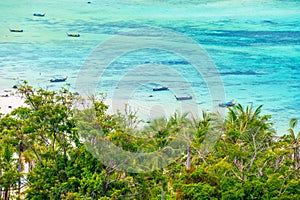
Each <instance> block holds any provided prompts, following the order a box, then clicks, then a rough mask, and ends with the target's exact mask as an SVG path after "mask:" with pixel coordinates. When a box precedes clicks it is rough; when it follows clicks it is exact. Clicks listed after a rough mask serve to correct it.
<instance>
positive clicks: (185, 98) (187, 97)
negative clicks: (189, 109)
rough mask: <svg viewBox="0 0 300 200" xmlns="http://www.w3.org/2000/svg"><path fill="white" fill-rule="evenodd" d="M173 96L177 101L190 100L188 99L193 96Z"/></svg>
mask: <svg viewBox="0 0 300 200" xmlns="http://www.w3.org/2000/svg"><path fill="white" fill-rule="evenodd" d="M175 98H176V100H177V101H183V100H190V99H192V98H193V97H192V96H190V95H187V96H180V97H178V96H176V95H175Z"/></svg>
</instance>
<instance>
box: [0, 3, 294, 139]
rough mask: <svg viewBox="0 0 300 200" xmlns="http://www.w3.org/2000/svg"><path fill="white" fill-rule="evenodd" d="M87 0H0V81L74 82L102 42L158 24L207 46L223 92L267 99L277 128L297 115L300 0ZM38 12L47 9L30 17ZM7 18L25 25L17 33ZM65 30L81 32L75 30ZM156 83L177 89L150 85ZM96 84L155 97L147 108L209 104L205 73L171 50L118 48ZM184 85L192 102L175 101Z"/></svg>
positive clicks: (244, 99)
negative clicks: (120, 51) (75, 35)
mask: <svg viewBox="0 0 300 200" xmlns="http://www.w3.org/2000/svg"><path fill="white" fill-rule="evenodd" d="M86 2H87V1H82V0H73V1H71V0H65V1H58V0H53V1H47V2H45V1H34V2H32V1H29V0H27V1H26V0H18V1H17V0H11V1H5V2H1V3H0V19H1V22H0V47H1V48H0V77H1V79H0V88H2V89H4V88H10V87H11V86H12V85H13V84H15V83H16V82H17V81H18V80H22V79H26V80H28V81H29V83H30V84H32V85H34V86H37V87H43V88H48V89H57V88H60V87H61V86H63V85H64V83H50V82H49V79H50V78H52V77H53V76H55V75H62V76H68V81H67V82H68V83H70V84H71V85H72V87H75V85H76V80H77V77H78V73H82V71H80V69H82V67H83V66H84V65H85V63H86V60H87V59H89V55H90V54H92V52H93V51H94V50H95V48H97V47H99V46H98V45H100V47H101V44H102V43H103V42H105V41H107V40H108V39H110V38H112V37H113V36H115V35H118V34H120V33H122V32H124V31H131V30H134V29H136V28H142V27H155V28H164V29H167V30H169V31H172V32H174V33H178V34H182V35H183V36H185V37H188V38H190V39H192V40H193V41H195V42H197V43H198V44H199V45H201V47H202V48H203V49H205V50H206V51H207V53H208V55H209V56H210V57H211V59H212V61H213V62H214V63H215V65H216V68H217V70H218V71H219V75H218V77H220V78H221V80H222V83H223V85H224V89H225V94H226V97H225V98H224V100H230V99H235V100H236V101H237V102H238V103H241V104H242V105H245V106H246V105H250V104H253V105H254V106H258V105H260V104H263V105H264V107H263V112H264V113H267V114H271V115H272V116H273V121H274V122H275V123H276V124H275V128H276V129H277V131H278V133H279V134H282V133H283V132H285V130H286V129H287V128H288V121H289V119H290V118H298V119H299V107H300V92H299V89H300V56H299V55H300V54H299V53H300V26H299V24H300V11H299V10H300V2H299V1H296V0H294V1H279V0H269V1H258V0H252V1H250V0H244V1H242V2H241V1H236V0H231V1H226V0H223V1H216V0H207V1H198V0H185V1H182V0H172V1H171V0H168V1H159V0H153V1H146V0H132V1H129V0H125V1H124V0H123V1H121V0H115V1H111V0H110V1H108V0H101V1H100V0H98V1H97V0H95V1H92V3H91V4H87V3H86ZM36 12H37V13H46V16H45V17H34V16H33V13H36ZM9 28H12V29H23V30H24V32H23V33H11V32H9V30H8V29H9ZM66 32H72V33H80V35H81V36H80V37H79V38H70V37H67V36H66ZM145 34H146V33H145ZM162 34H163V32H162ZM119 45H120V46H122V45H123V43H122V42H120V44H119ZM115 48H118V47H117V46H116V47H115ZM101 56H103V57H104V58H105V56H104V55H100V57H101ZM77 81H78V80H77ZM157 85H168V86H169V87H170V89H171V90H170V91H167V92H160V93H153V92H152V91H151V89H152V87H154V86H157ZM96 87H97V90H98V91H104V92H106V93H107V96H108V97H110V98H112V97H113V98H116V99H123V98H127V99H128V98H129V99H130V100H131V101H135V100H136V101H143V102H146V103H147V102H148V103H149V107H148V108H147V107H143V108H142V109H144V110H147V111H149V112H150V113H153V112H154V113H155V112H157V113H161V110H163V109H169V108H168V107H170V105H171V107H172V108H175V107H176V105H177V106H179V107H181V108H185V107H186V106H190V105H189V104H192V103H196V104H197V105H198V109H199V110H212V109H211V107H212V105H211V104H213V103H212V100H211V97H210V92H211V91H210V89H209V88H207V85H206V82H205V78H203V77H201V75H199V74H198V72H197V70H195V68H194V67H193V66H192V65H191V64H190V63H189V61H186V60H185V59H184V57H182V56H180V55H174V52H167V51H163V50H157V49H156V50H153V49H136V50H135V51H132V52H128V53H127V54H124V55H121V56H119V57H117V58H115V59H114V60H113V61H112V63H111V64H110V65H109V66H106V70H105V73H104V74H103V75H102V76H101V80H100V81H99V84H97V86H96ZM220 87H223V86H220ZM74 90H76V89H74ZM127 91H129V92H127ZM186 94H192V95H193V102H192V103H191V102H188V101H187V102H176V100H175V98H174V95H186ZM149 95H153V97H151V98H150V97H149ZM222 100H223V99H222ZM220 101H221V99H220ZM192 107H193V106H192ZM155 110H156V111H155Z"/></svg>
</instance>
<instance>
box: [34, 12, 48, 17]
mask: <svg viewBox="0 0 300 200" xmlns="http://www.w3.org/2000/svg"><path fill="white" fill-rule="evenodd" d="M45 15H46V13H33V16H35V17H44V16H45Z"/></svg>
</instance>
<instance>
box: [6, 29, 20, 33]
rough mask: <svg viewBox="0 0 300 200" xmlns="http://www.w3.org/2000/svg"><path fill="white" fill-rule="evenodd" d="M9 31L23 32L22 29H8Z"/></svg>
mask: <svg viewBox="0 0 300 200" xmlns="http://www.w3.org/2000/svg"><path fill="white" fill-rule="evenodd" d="M9 31H10V32H23V30H22V29H9Z"/></svg>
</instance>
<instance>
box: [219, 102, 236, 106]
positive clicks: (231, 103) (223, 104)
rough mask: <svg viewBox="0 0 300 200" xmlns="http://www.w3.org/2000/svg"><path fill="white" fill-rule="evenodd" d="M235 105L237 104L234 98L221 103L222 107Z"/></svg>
mask: <svg viewBox="0 0 300 200" xmlns="http://www.w3.org/2000/svg"><path fill="white" fill-rule="evenodd" d="M234 105H235V102H234V100H231V101H227V102H223V103H220V104H219V106H220V107H231V106H234Z"/></svg>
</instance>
